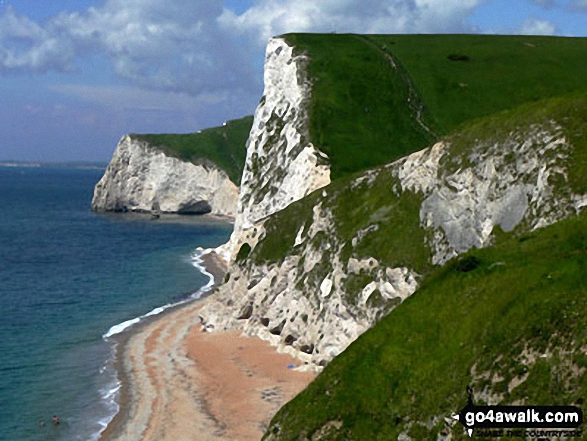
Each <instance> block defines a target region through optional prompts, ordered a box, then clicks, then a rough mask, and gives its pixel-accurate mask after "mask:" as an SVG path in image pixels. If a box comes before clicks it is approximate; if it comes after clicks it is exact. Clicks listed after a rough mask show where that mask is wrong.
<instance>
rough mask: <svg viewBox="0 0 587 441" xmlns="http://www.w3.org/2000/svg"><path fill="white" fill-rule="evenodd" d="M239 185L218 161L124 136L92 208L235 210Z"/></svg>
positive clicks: (229, 213)
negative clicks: (177, 154) (186, 156)
mask: <svg viewBox="0 0 587 441" xmlns="http://www.w3.org/2000/svg"><path fill="white" fill-rule="evenodd" d="M238 193H239V191H238V187H237V186H236V185H235V184H234V183H232V182H231V181H230V179H229V178H228V176H227V174H226V173H225V172H224V171H223V170H221V169H219V168H218V167H215V166H213V165H209V166H203V165H196V164H193V163H191V162H185V161H181V160H179V159H177V158H173V157H170V156H167V155H165V154H164V153H163V152H162V151H160V150H158V149H156V148H154V147H152V146H150V145H149V144H148V143H146V142H144V141H138V140H135V139H132V138H131V137H130V136H128V135H126V136H123V137H122V139H121V140H120V142H119V143H118V146H117V147H116V150H115V152H114V154H113V156H112V159H111V160H110V164H109V165H108V168H107V169H106V172H105V173H104V176H103V177H102V179H101V180H100V182H98V184H97V185H96V187H95V189H94V198H93V199H92V210H95V211H122V210H128V211H144V212H149V211H151V210H152V209H153V207H158V211H161V212H163V213H177V212H179V213H181V212H184V213H185V214H195V213H208V212H211V213H213V214H218V215H225V216H234V215H235V214H236V205H237V199H238Z"/></svg>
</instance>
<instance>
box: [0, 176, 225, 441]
mask: <svg viewBox="0 0 587 441" xmlns="http://www.w3.org/2000/svg"><path fill="white" fill-rule="evenodd" d="M103 172H104V170H103V169H100V168H96V167H94V168H92V167H89V168H88V167H74V166H35V167H32V166H26V165H24V164H17V165H13V166H0V309H1V316H0V317H1V318H0V439H1V440H8V441H13V440H14V441H27V440H68V441H69V440H83V441H88V440H94V439H97V438H98V436H99V433H100V432H101V431H102V430H103V428H104V427H105V425H106V424H107V423H108V422H109V421H110V419H111V418H112V417H113V415H114V414H115V413H116V412H117V410H118V404H117V400H118V396H119V383H118V378H117V373H116V371H115V369H114V365H113V362H114V359H113V358H114V354H115V350H114V349H115V344H116V343H115V339H114V338H112V335H114V334H116V333H118V332H128V330H129V329H132V326H130V325H132V324H134V323H136V322H137V321H138V320H140V319H141V318H144V317H145V316H146V315H149V314H151V315H153V314H157V313H159V312H160V311H161V310H162V309H164V308H162V307H166V306H167V305H171V304H175V303H178V302H182V301H185V300H186V299H188V298H192V297H198V296H199V295H200V293H201V288H203V287H206V286H209V283H210V281H211V280H210V277H211V276H210V275H209V274H207V273H206V272H205V270H204V269H203V268H202V267H201V266H200V262H201V261H200V260H199V259H198V256H199V253H200V251H198V249H199V248H204V249H205V248H212V247H216V246H218V245H220V244H222V243H224V242H226V241H227V240H228V238H229V236H230V233H231V231H232V225H231V224H229V223H228V222H220V221H214V220H210V219H206V218H202V217H191V216H190V217H182V216H175V217H173V216H170V217H165V216H164V217H162V218H161V219H157V220H152V219H151V218H150V217H149V216H148V215H137V214H129V213H126V214H115V213H111V214H104V213H102V214H99V213H94V212H92V211H91V210H90V202H91V199H92V195H93V189H94V186H95V184H96V183H97V182H98V180H99V179H100V178H101V176H102V174H103ZM54 415H56V416H58V418H59V419H60V424H59V425H54V424H52V417H53V416H54Z"/></svg>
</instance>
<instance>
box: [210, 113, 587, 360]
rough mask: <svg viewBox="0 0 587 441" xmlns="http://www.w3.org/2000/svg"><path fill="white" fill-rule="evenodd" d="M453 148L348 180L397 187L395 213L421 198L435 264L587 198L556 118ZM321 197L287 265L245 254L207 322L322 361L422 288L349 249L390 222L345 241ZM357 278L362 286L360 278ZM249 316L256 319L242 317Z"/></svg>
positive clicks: (250, 239)
mask: <svg viewBox="0 0 587 441" xmlns="http://www.w3.org/2000/svg"><path fill="white" fill-rule="evenodd" d="M451 147H452V146H451V144H450V141H444V142H440V143H438V144H436V145H434V146H432V147H430V148H427V149H424V150H422V151H420V152H417V153H414V154H412V155H409V156H407V157H405V158H402V159H400V160H398V161H395V162H393V163H391V164H389V165H387V166H385V167H382V168H379V169H376V170H372V171H368V172H366V173H364V174H363V175H362V176H360V177H358V178H356V179H355V180H353V181H351V182H350V183H349V184H348V186H349V187H350V188H351V189H357V188H358V187H361V191H368V188H370V187H373V186H374V185H375V184H376V183H377V182H392V183H393V184H390V185H391V186H390V188H389V191H388V198H389V206H391V207H392V206H394V204H395V203H396V202H394V201H397V200H398V199H399V198H402V197H406V195H407V197H415V198H417V200H420V201H421V203H420V208H419V213H418V211H416V212H415V216H414V218H415V219H418V217H419V219H420V225H421V227H422V228H423V229H425V230H426V231H428V234H427V235H426V237H427V239H426V240H425V243H422V244H420V246H422V247H425V248H426V249H427V250H429V255H430V260H431V262H432V263H433V264H437V265H441V264H443V263H445V262H446V261H447V260H449V259H450V258H452V257H454V256H456V255H458V254H461V253H463V252H466V251H467V250H469V249H471V248H474V247H484V246H487V245H489V244H490V243H491V242H492V240H493V237H494V236H493V233H494V229H495V228H498V227H499V228H501V229H502V230H503V231H504V232H508V231H512V230H514V229H516V228H519V229H520V231H531V230H533V229H536V228H540V227H542V226H545V225H548V224H551V223H553V222H556V221H558V220H561V219H563V218H565V217H567V216H570V215H572V214H576V213H577V212H578V211H579V210H580V209H581V207H583V206H585V195H573V194H571V193H570V192H569V190H568V188H569V187H568V185H567V182H566V181H567V171H566V170H567V169H566V167H567V166H568V158H569V152H570V150H571V149H572V146H571V145H570V144H569V143H568V142H567V140H566V139H565V136H564V134H563V131H562V129H561V128H560V127H559V126H557V125H556V124H555V123H552V124H551V125H548V124H545V125H541V126H540V127H538V126H530V127H527V128H524V129H520V130H519V131H518V132H516V133H512V134H510V135H509V136H508V137H507V138H506V139H504V140H502V141H500V142H494V143H488V142H483V141H479V142H477V143H476V144H474V145H472V146H469V147H470V148H467V149H466V151H467V153H466V154H459V153H458V152H454V151H452V148H451ZM379 180H382V181H379ZM410 195H411V196H410ZM321 196H322V198H316V200H317V201H318V202H317V203H316V205H315V206H314V207H313V213H312V216H311V219H310V220H308V221H302V223H301V224H300V225H299V227H298V228H299V229H298V231H297V234H296V237H295V241H294V247H293V248H292V249H291V251H290V252H288V253H287V255H286V256H285V257H284V259H283V260H282V261H278V262H264V263H263V262H256V261H254V260H250V259H248V260H247V259H245V260H244V261H242V262H239V263H238V264H233V265H231V267H230V280H229V281H228V282H227V283H226V284H225V285H223V286H222V287H221V288H220V289H219V292H218V293H217V294H216V296H214V298H213V299H210V300H211V301H210V302H209V304H208V306H207V307H206V308H204V309H203V310H202V311H201V319H202V322H203V324H204V326H205V327H207V328H208V329H225V328H226V329H230V328H235V327H238V328H241V329H243V330H244V331H245V333H247V334H250V335H257V336H259V337H261V338H263V339H266V340H268V341H270V342H271V343H272V344H274V345H275V346H278V348H279V349H280V350H281V351H284V352H288V353H291V354H292V355H295V356H297V357H298V358H299V359H301V360H303V361H306V362H308V363H310V364H311V365H313V366H323V365H324V364H326V363H328V361H330V360H331V359H332V358H333V357H335V356H336V355H338V354H339V353H340V352H341V351H343V350H344V349H345V348H346V347H347V346H348V345H349V344H350V343H352V342H353V341H354V340H355V339H356V338H357V337H358V336H359V335H361V334H362V333H363V332H365V331H366V330H367V329H369V328H370V327H371V326H373V325H374V324H375V323H376V321H377V320H378V319H379V318H380V317H381V316H382V315H384V314H386V313H388V312H389V311H390V310H391V309H393V308H394V307H396V306H397V305H399V304H400V303H401V302H402V301H403V300H405V299H406V298H407V297H409V296H410V295H412V294H413V293H414V292H415V291H416V289H417V288H418V285H419V281H420V279H421V277H420V275H419V274H418V273H417V271H415V270H414V268H409V267H401V266H400V267H389V266H386V265H384V264H382V263H381V262H380V261H379V260H378V258H379V257H378V256H361V257H359V256H353V255H351V256H350V257H349V254H348V253H343V248H344V246H345V244H348V242H351V244H352V246H353V248H354V247H355V246H356V245H357V244H359V243H360V242H361V241H363V240H365V239H366V238H368V237H369V236H370V235H373V234H378V233H377V232H378V230H379V226H380V222H385V219H384V218H383V219H378V220H374V221H373V223H372V224H370V225H367V226H366V227H363V228H361V229H360V230H358V231H356V232H355V233H354V234H353V235H352V236H351V238H350V240H349V237H346V238H342V237H341V236H340V233H339V231H338V230H337V222H336V221H337V220H336V218H335V217H334V214H333V209H332V207H334V206H335V205H336V195H335V194H329V193H328V191H327V189H324V190H322V192H321ZM416 210H417V209H416ZM371 214H372V213H365V216H366V218H370V217H372V216H371ZM386 216H393V212H389V213H388V214H386ZM373 218H374V219H375V218H377V217H373ZM265 234H267V231H266V230H265V227H264V223H263V221H261V222H259V223H258V224H257V225H256V226H255V227H254V229H250V230H247V231H245V232H244V233H243V236H242V238H241V239H242V241H243V242H246V243H247V244H248V245H249V246H250V248H251V249H253V250H254V249H255V247H256V246H257V245H258V243H259V241H262V240H263V238H264V236H265ZM379 240H384V238H380V239H379ZM353 278H356V279H355V280H358V281H359V282H357V283H356V284H353V283H351V281H352V280H353ZM253 282H254V283H253ZM245 309H246V311H247V314H246V316H247V319H246V320H243V319H241V320H237V319H236V317H238V315H239V313H240V311H243V310H245ZM241 317H242V316H241ZM277 331H279V332H277Z"/></svg>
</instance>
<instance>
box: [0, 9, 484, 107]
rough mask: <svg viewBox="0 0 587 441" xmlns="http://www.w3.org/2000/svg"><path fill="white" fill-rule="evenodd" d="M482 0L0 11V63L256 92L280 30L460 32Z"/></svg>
mask: <svg viewBox="0 0 587 441" xmlns="http://www.w3.org/2000/svg"><path fill="white" fill-rule="evenodd" d="M482 1H484V0H321V1H316V0H258V1H256V2H255V3H254V4H253V6H251V7H250V8H249V9H248V10H246V11H245V12H244V13H242V14H240V15H239V14H237V13H236V12H234V11H233V10H231V9H227V8H225V7H223V0H198V1H193V0H174V1H173V2H162V1H161V0H106V1H105V3H104V4H103V6H101V7H96V8H94V7H92V8H89V9H87V10H86V11H84V12H75V13H67V12H63V13H61V14H59V15H57V16H56V17H53V18H51V19H49V20H48V21H47V22H46V23H44V24H43V25H42V26H41V25H40V24H38V23H35V22H34V21H32V20H31V19H29V18H28V17H26V16H23V15H19V14H18V13H17V12H16V11H15V10H14V8H12V7H8V8H6V9H5V10H4V11H3V12H0V71H2V70H4V71H8V70H28V71H33V72H45V71H48V70H57V71H67V70H72V69H75V68H79V67H80V65H83V64H80V63H79V60H80V59H82V58H83V57H84V56H86V55H89V54H100V55H102V56H105V57H106V58H107V59H108V60H109V61H110V63H111V66H112V68H113V70H114V72H115V73H116V74H117V75H118V76H120V77H122V78H124V79H126V80H128V81H129V83H130V84H132V85H133V86H136V87H140V88H143V89H150V90H159V91H166V92H171V93H176V94H182V93H183V94H189V95H191V96H194V97H196V96H201V94H202V93H203V92H204V91H205V92H207V93H212V94H214V95H215V96H218V95H222V94H223V93H224V94H226V93H228V92H229V91H230V93H231V94H234V95H235V96H244V95H247V94H248V95H251V93H252V92H253V91H254V92H255V93H258V92H259V90H260V81H261V78H262V75H261V72H260V67H261V63H260V61H261V60H262V56H263V50H262V49H263V48H264V46H265V43H266V41H267V39H268V38H269V37H271V36H273V35H277V34H282V33H287V32H310V31H311V32H331V31H337V32H357V33H359V32H360V33H375V32H378V33H403V32H463V31H467V30H470V28H469V27H468V26H467V24H466V19H467V17H468V16H469V15H470V14H471V13H472V12H473V11H474V10H475V8H476V7H477V6H478V5H479V4H480V3H481V2H482Z"/></svg>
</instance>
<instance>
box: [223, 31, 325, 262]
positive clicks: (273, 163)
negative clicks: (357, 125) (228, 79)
mask: <svg viewBox="0 0 587 441" xmlns="http://www.w3.org/2000/svg"><path fill="white" fill-rule="evenodd" d="M307 63H308V60H307V58H306V56H305V55H302V54H300V55H296V54H294V48H293V47H292V46H289V45H288V44H287V42H286V41H285V40H284V39H282V38H272V39H271V40H270V41H269V43H268V45H267V50H266V54H265V71H264V82H265V90H264V95H263V98H262V99H261V102H260V104H259V106H258V107H257V110H256V111H255V118H254V122H253V127H252V128H251V132H250V135H249V139H248V141H247V158H246V163H245V169H244V171H243V176H242V180H241V185H240V196H239V199H238V215H237V216H236V220H235V226H234V233H233V235H232V237H231V239H230V242H229V243H228V244H227V245H226V246H225V247H223V248H222V249H221V250H219V253H220V254H221V255H223V256H225V258H226V259H227V261H231V260H233V259H234V257H235V255H236V253H237V252H238V249H239V248H240V246H241V244H242V237H243V236H244V232H245V231H248V230H250V229H251V228H253V227H254V226H255V225H257V224H258V223H259V222H260V221H261V220H262V219H264V218H266V217H267V216H269V215H271V214H273V213H275V212H277V211H279V210H282V209H284V208H285V207H287V206H288V205H290V204H291V203H292V202H294V201H297V200H299V199H301V198H303V197H304V196H306V195H307V194H309V193H310V192H312V191H314V190H316V189H318V188H321V187H324V186H326V185H328V184H329V183H330V168H329V166H328V165H327V159H328V158H327V157H326V155H325V154H324V153H322V152H320V151H319V150H318V149H317V148H316V147H315V146H314V145H313V144H312V142H310V139H309V134H308V118H309V116H308V108H309V105H310V99H311V84H310V81H309V79H308V77H307V74H306V71H305V68H306V65H307Z"/></svg>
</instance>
